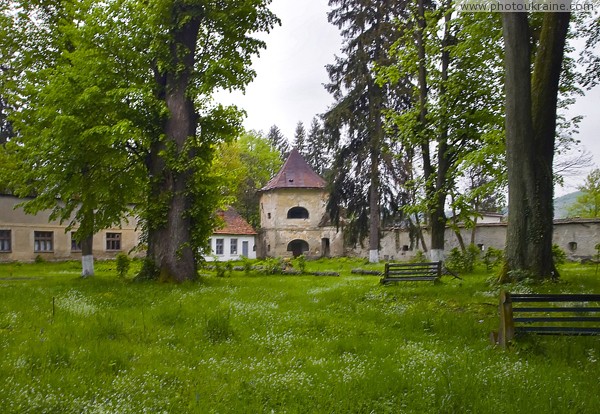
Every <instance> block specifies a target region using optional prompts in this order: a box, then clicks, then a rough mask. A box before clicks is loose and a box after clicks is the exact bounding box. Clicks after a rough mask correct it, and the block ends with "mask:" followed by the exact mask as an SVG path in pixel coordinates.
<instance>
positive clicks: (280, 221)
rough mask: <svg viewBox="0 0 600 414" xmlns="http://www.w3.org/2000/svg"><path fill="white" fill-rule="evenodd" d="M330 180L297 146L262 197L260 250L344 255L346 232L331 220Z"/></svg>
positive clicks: (273, 254)
mask: <svg viewBox="0 0 600 414" xmlns="http://www.w3.org/2000/svg"><path fill="white" fill-rule="evenodd" d="M325 187H326V183H325V180H323V179H322V178H321V177H319V175H317V173H315V172H314V171H313V169H312V168H311V167H310V166H309V165H308V163H307V162H306V161H305V160H304V158H302V156H301V155H300V153H299V152H298V151H297V150H296V149H294V150H292V152H291V153H290V155H289V156H288V159H287V160H286V161H285V163H284V164H283V166H282V167H281V170H279V172H278V173H277V174H276V175H275V177H273V178H272V179H271V181H269V182H268V183H267V185H266V186H264V187H263V188H262V189H261V190H260V191H261V197H260V224H261V231H260V249H259V250H260V252H259V253H260V254H261V256H269V257H286V256H287V257H289V256H294V257H296V256H299V255H301V254H304V255H305V256H307V257H313V258H314V257H324V256H341V255H342V254H343V237H342V232H341V231H339V232H338V231H337V229H336V228H335V227H334V226H331V224H330V223H329V219H328V216H327V215H326V213H325V206H326V205H327V197H328V194H327V191H326V188H325Z"/></svg>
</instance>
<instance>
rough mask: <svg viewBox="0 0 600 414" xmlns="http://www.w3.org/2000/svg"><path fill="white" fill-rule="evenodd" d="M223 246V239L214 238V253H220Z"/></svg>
mask: <svg viewBox="0 0 600 414" xmlns="http://www.w3.org/2000/svg"><path fill="white" fill-rule="evenodd" d="M223 246H225V240H224V239H215V254H218V255H222V254H223Z"/></svg>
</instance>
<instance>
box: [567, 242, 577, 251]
mask: <svg viewBox="0 0 600 414" xmlns="http://www.w3.org/2000/svg"><path fill="white" fill-rule="evenodd" d="M568 246H569V250H571V251H572V252H574V251H575V250H577V242H569V244H568Z"/></svg>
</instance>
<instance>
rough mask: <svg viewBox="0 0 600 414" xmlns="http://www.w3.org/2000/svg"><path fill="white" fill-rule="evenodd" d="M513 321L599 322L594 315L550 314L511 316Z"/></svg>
mask: <svg viewBox="0 0 600 414" xmlns="http://www.w3.org/2000/svg"><path fill="white" fill-rule="evenodd" d="M513 321H515V322H524V323H536V322H556V323H563V322H600V318H599V317H595V316H563V317H552V316H534V317H531V318H513Z"/></svg>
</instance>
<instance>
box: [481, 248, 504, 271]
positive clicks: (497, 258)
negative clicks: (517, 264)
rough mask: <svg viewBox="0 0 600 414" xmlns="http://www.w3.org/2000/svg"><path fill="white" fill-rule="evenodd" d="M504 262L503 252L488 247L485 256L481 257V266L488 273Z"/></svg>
mask: <svg viewBox="0 0 600 414" xmlns="http://www.w3.org/2000/svg"><path fill="white" fill-rule="evenodd" d="M503 260H504V251H502V250H500V249H495V248H493V247H488V248H487V250H486V252H485V254H484V255H483V264H484V265H485V268H486V269H487V270H488V271H489V270H492V269H493V268H494V267H496V266H498V265H499V264H500V263H502V261H503Z"/></svg>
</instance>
